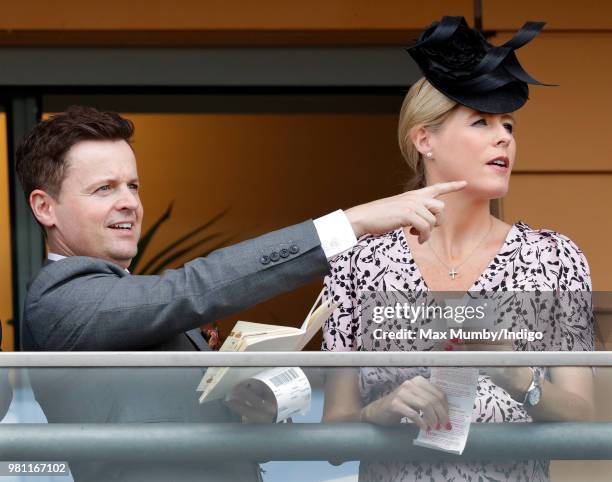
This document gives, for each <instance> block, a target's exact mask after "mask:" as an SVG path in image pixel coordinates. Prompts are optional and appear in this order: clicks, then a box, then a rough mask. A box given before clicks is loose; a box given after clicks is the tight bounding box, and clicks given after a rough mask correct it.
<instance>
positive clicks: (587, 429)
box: [0, 422, 612, 463]
mask: <svg viewBox="0 0 612 482" xmlns="http://www.w3.org/2000/svg"><path fill="white" fill-rule="evenodd" d="M415 436H416V429H415V427H414V426H410V425H402V426H397V427H379V426H374V425H371V424H360V423H341V424H340V423H338V424H278V425H277V424H266V425H242V424H234V423H228V424H223V423H216V424H198V423H154V424H146V423H144V424H143V423H138V424H136V423H124V424H64V423H62V424H2V425H0V460H12V461H26V460H53V461H68V462H75V461H92V460H97V461H100V460H106V461H113V462H125V463H139V462H151V461H157V462H160V461H163V462H164V463H171V462H187V461H192V462H197V461H201V459H202V454H206V458H207V459H208V460H216V459H232V460H245V461H247V460H248V461H257V462H263V461H269V460H330V461H334V462H341V461H348V460H377V461H383V460H402V459H403V460H424V461H433V460H529V459H548V460H609V459H612V422H604V423H591V422H589V423H573V422H572V423H558V422H554V423H503V424H495V423H481V424H473V425H472V427H471V428H470V435H469V438H468V443H467V446H466V449H465V451H464V453H463V455H461V456H457V455H452V454H448V453H444V452H440V451H436V450H430V449H425V448H421V447H417V446H414V445H413V444H412V441H413V439H414V437H415Z"/></svg>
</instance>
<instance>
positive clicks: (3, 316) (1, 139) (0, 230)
mask: <svg viewBox="0 0 612 482" xmlns="http://www.w3.org/2000/svg"><path fill="white" fill-rule="evenodd" d="M12 296H13V289H12V284H11V232H10V224H9V194H8V164H7V146H6V116H5V114H4V113H0V320H2V349H3V350H12V349H13V327H12V326H11V325H8V324H7V320H9V319H12V318H13V300H12Z"/></svg>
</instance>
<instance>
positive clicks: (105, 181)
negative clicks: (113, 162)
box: [85, 177, 116, 189]
mask: <svg viewBox="0 0 612 482" xmlns="http://www.w3.org/2000/svg"><path fill="white" fill-rule="evenodd" d="M115 182H116V181H115V179H112V178H107V177H101V178H99V179H95V180H93V181H91V182H90V183H88V184H87V185H86V186H85V188H86V189H91V188H93V187H94V186H102V185H104V184H114V183H115Z"/></svg>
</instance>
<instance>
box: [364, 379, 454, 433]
mask: <svg viewBox="0 0 612 482" xmlns="http://www.w3.org/2000/svg"><path fill="white" fill-rule="evenodd" d="M404 417H406V418H408V419H409V420H411V421H412V422H413V423H415V424H416V425H418V426H419V427H420V428H422V429H423V430H431V429H433V428H435V429H437V430H440V429H441V428H442V427H444V428H446V430H451V429H452V426H451V424H450V421H449V417H448V402H447V400H446V395H445V394H444V392H443V391H442V390H440V389H439V388H437V387H435V386H434V385H432V384H431V383H430V382H429V380H427V379H425V378H423V377H421V376H418V377H414V378H412V379H410V380H407V381H405V382H404V383H402V384H401V385H400V386H399V387H397V388H396V389H395V390H393V391H392V392H391V393H390V394H389V395H387V396H385V397H383V398H381V399H379V400H376V401H374V402H372V403H371V404H370V405H368V406H366V407H364V408H363V409H362V410H361V420H362V421H366V422H372V423H376V424H379V425H394V424H397V423H399V422H400V420H401V419H402V418H404Z"/></svg>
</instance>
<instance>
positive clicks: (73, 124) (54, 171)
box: [16, 105, 134, 199]
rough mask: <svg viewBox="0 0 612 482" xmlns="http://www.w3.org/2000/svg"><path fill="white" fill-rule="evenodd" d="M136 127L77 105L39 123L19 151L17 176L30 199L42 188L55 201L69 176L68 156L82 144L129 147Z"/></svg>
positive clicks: (118, 118) (109, 115) (117, 115)
mask: <svg viewBox="0 0 612 482" xmlns="http://www.w3.org/2000/svg"><path fill="white" fill-rule="evenodd" d="M133 134H134V124H133V123H132V122H131V121H130V120H128V119H124V118H123V117H121V116H120V115H119V114H117V113H116V112H101V111H99V110H98V109H95V108H93V107H86V106H80V105H74V106H71V107H69V108H68V109H67V110H66V111H65V112H62V113H60V114H56V115H52V116H51V117H49V119H47V120H44V121H42V122H39V123H38V124H37V125H36V127H34V129H32V131H31V132H30V133H29V134H28V135H27V136H26V138H25V139H24V140H23V142H22V143H21V145H20V146H19V147H18V148H17V151H16V170H17V176H19V180H20V181H21V185H22V186H23V190H24V192H25V195H26V198H29V197H30V194H31V193H32V191H34V190H35V189H42V190H43V191H45V192H46V193H48V194H50V195H51V196H53V197H54V198H55V199H57V197H58V196H59V193H60V191H61V188H62V182H63V181H64V178H65V176H66V168H67V163H66V154H67V152H68V151H69V150H70V148H71V147H72V146H74V145H75V144H77V143H78V142H81V141H91V140H110V141H119V140H124V141H126V142H127V143H128V144H129V143H130V139H131V138H132V136H133Z"/></svg>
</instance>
